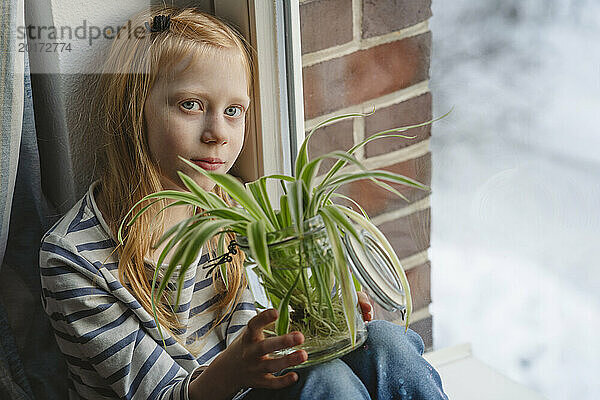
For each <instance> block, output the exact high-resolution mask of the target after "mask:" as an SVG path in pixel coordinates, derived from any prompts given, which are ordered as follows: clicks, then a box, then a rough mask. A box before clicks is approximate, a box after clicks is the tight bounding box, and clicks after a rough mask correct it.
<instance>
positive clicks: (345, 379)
mask: <svg viewBox="0 0 600 400" xmlns="http://www.w3.org/2000/svg"><path fill="white" fill-rule="evenodd" d="M367 330H368V332H369V335H368V338H367V340H366V341H365V343H364V344H363V345H362V346H360V347H359V348H358V349H356V350H354V351H353V352H351V353H349V354H346V355H345V356H343V357H341V358H338V359H335V360H332V361H329V362H326V363H323V364H318V365H314V366H311V367H307V368H303V369H299V370H297V372H298V378H299V379H298V381H297V382H296V383H295V384H293V385H290V386H288V387H286V388H283V389H279V390H269V389H250V390H249V391H247V392H245V393H243V394H241V395H238V397H235V400H238V399H243V400H267V399H269V400H284V399H285V400H296V399H298V400H318V399H343V400H361V399H377V400H393V399H398V400H400V399H402V400H404V399H412V400H425V399H426V400H436V399H444V400H448V397H447V396H446V394H444V391H443V389H442V381H441V379H440V375H439V374H438V373H437V371H436V370H435V369H433V367H432V366H431V365H430V364H429V363H428V362H427V361H425V359H424V358H423V357H421V355H422V354H423V350H424V344H423V339H421V336H419V334H417V333H416V332H415V331H413V330H412V329H410V328H409V329H408V331H407V332H406V333H405V332H404V327H403V326H399V325H396V324H393V323H391V322H388V321H381V320H375V321H371V322H369V323H367Z"/></svg>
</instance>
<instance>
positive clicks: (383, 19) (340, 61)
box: [300, 0, 433, 349]
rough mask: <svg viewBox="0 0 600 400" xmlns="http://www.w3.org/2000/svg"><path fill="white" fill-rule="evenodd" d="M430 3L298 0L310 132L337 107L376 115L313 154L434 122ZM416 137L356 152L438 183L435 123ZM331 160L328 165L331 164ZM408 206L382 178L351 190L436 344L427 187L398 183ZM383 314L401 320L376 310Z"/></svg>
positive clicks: (325, 138) (420, 325) (327, 139)
mask: <svg viewBox="0 0 600 400" xmlns="http://www.w3.org/2000/svg"><path fill="white" fill-rule="evenodd" d="M429 17H431V1H430V0H307V1H301V2H300V23H301V33H302V64H303V85H304V111H305V118H306V121H305V123H306V129H307V130H308V129H310V128H311V127H313V126H315V125H316V124H317V123H319V122H320V121H322V120H323V119H326V118H328V117H330V116H332V115H335V114H341V113H346V112H356V111H359V112H368V111H370V110H371V109H372V107H373V106H375V107H376V110H377V111H376V112H375V114H374V115H372V116H370V117H368V118H366V119H353V120H346V121H341V122H339V123H336V124H334V125H331V126H329V127H327V128H325V129H323V130H322V131H321V132H320V133H318V134H316V135H314V136H313V138H312V139H311V143H310V146H309V152H310V156H311V157H313V156H317V155H320V154H323V153H326V152H329V151H332V150H334V149H348V148H350V147H351V146H352V145H354V144H355V143H357V142H358V141H360V140H362V139H363V138H364V137H366V136H368V135H370V134H373V133H375V132H378V131H381V130H384V129H389V128H394V127H398V126H402V125H408V124H411V123H418V122H423V121H426V120H429V119H431V93H430V92H429V88H428V79H429V59H430V53H431V32H430V31H429V28H428V23H427V20H428V19H429ZM409 133H410V134H412V135H416V136H417V138H416V139H412V140H408V139H400V138H394V139H385V140H380V141H375V142H372V144H369V145H367V146H366V148H364V149H363V150H362V151H360V152H359V153H358V154H357V156H358V157H359V158H360V159H362V160H363V161H364V163H365V164H366V165H367V167H369V168H378V169H386V170H390V171H394V172H397V173H400V174H403V175H406V176H409V177H413V178H415V179H417V180H419V181H421V182H423V183H426V184H430V182H431V153H430V152H429V138H430V135H431V129H430V127H423V128H419V129H418V130H413V131H412V132H409ZM331 165H332V163H329V164H325V168H328V167H330V166H331ZM398 189H399V190H400V191H401V192H402V193H403V194H404V195H405V196H406V197H407V198H408V199H409V200H410V201H409V202H408V203H407V202H405V201H404V200H402V199H399V198H398V197H396V196H394V195H392V194H390V193H389V192H387V191H385V190H382V189H380V188H379V187H377V186H376V185H374V184H372V183H367V182H359V183H355V184H353V185H348V186H346V187H345V188H344V191H345V193H346V194H347V195H349V196H350V197H352V198H353V199H355V200H356V201H358V202H359V203H360V204H361V205H362V206H363V207H365V209H366V210H367V212H368V213H369V216H371V217H372V219H373V221H374V223H375V224H376V225H377V226H379V228H380V229H381V230H382V232H383V233H384V234H385V235H386V237H387V238H388V239H389V240H390V242H391V243H392V245H393V246H394V248H395V250H396V252H397V254H398V256H399V257H400V259H401V261H402V264H403V266H404V267H405V269H406V271H407V275H408V280H409V282H410V286H411V291H412V294H413V307H414V308H413V317H412V320H411V325H410V326H411V328H412V329H414V330H415V331H417V332H418V333H419V334H420V335H421V337H422V338H423V340H424V342H425V345H426V347H427V349H431V347H432V342H433V340H432V333H431V326H432V318H431V315H430V314H429V304H430V303H431V291H430V271H431V264H430V262H429V260H428V254H427V249H428V248H429V238H430V202H429V194H428V193H426V192H423V191H420V190H415V189H408V188H406V187H402V186H399V187H398ZM375 317H376V318H380V319H387V320H392V321H395V322H400V320H399V314H398V313H396V314H391V313H387V312H385V310H382V309H381V308H376V314H375Z"/></svg>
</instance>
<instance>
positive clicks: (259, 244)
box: [246, 220, 272, 277]
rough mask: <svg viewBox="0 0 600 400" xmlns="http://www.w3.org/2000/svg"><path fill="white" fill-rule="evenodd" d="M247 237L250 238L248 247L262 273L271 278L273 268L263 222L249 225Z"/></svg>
mask: <svg viewBox="0 0 600 400" xmlns="http://www.w3.org/2000/svg"><path fill="white" fill-rule="evenodd" d="M246 235H247V237H248V246H249V247H250V252H251V253H252V256H253V257H254V259H255V261H256V262H257V264H258V266H259V267H260V268H261V272H262V274H264V275H267V276H268V277H271V276H272V274H271V267H270V265H269V249H268V248H267V233H266V231H265V226H264V224H263V221H261V220H258V221H253V222H251V223H249V224H248V228H247V232H246Z"/></svg>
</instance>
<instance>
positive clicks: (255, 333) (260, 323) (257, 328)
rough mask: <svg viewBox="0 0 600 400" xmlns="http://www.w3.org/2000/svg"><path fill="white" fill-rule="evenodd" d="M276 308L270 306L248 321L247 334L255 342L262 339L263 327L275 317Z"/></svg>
mask: <svg viewBox="0 0 600 400" xmlns="http://www.w3.org/2000/svg"><path fill="white" fill-rule="evenodd" d="M277 315H278V313H277V310H276V309H274V308H270V309H268V310H265V311H263V312H261V313H259V314H258V315H256V316H254V317H252V319H250V321H248V329H247V336H248V338H249V339H250V340H251V341H253V342H257V341H259V340H262V339H263V328H264V327H265V326H267V325H268V324H270V323H271V322H273V321H275V320H276V319H277Z"/></svg>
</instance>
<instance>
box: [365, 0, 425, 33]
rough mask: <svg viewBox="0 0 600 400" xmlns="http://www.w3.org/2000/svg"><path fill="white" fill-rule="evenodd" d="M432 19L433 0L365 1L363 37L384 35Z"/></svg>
mask: <svg viewBox="0 0 600 400" xmlns="http://www.w3.org/2000/svg"><path fill="white" fill-rule="evenodd" d="M429 17H431V0H364V1H363V20H362V29H363V31H362V37H363V38H370V37H373V36H379V35H384V34H386V33H390V32H393V31H397V30H400V29H404V28H407V27H409V26H411V25H414V24H417V23H419V22H422V21H425V20H426V19H428V18H429Z"/></svg>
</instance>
